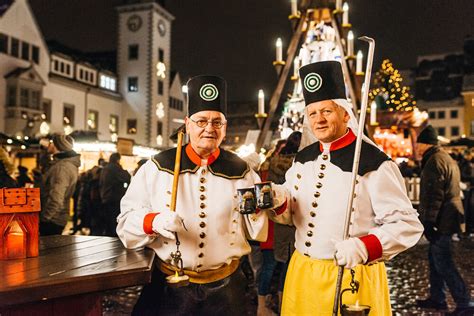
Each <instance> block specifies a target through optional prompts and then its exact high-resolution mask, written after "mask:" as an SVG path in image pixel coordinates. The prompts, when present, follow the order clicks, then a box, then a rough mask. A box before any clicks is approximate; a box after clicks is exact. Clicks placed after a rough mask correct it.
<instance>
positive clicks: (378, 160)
mask: <svg viewBox="0 0 474 316" xmlns="http://www.w3.org/2000/svg"><path fill="white" fill-rule="evenodd" d="M355 145H356V142H355V141H354V142H352V143H351V144H349V145H347V146H345V147H343V148H340V149H338V150H333V151H331V163H333V164H334V165H336V166H338V167H339V168H341V170H342V171H345V172H352V164H353V162H354V152H355ZM321 153H322V152H321V150H320V147H319V142H316V143H313V144H311V145H309V146H307V147H305V148H303V149H302V150H301V151H300V152H298V154H297V155H296V158H295V162H300V163H302V164H304V163H305V162H308V161H313V160H316V159H317V158H318V156H319V155H321ZM387 160H391V159H390V157H388V156H387V155H386V154H385V153H384V152H383V151H381V150H380V149H378V148H377V147H375V146H374V145H372V144H369V143H367V142H366V141H364V140H363V141H362V150H361V155H360V161H359V172H358V175H360V176H363V175H365V174H366V173H368V172H370V171H374V170H377V169H378V168H379V167H380V165H381V164H382V163H383V162H384V161H387Z"/></svg>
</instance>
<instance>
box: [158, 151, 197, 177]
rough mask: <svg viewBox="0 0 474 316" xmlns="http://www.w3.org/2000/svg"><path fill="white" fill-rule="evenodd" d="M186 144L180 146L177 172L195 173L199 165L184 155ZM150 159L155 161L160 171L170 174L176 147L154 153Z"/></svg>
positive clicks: (172, 169)
mask: <svg viewBox="0 0 474 316" xmlns="http://www.w3.org/2000/svg"><path fill="white" fill-rule="evenodd" d="M185 149H186V146H183V148H181V165H180V169H181V170H180V172H179V173H186V172H190V173H196V171H197V170H198V169H199V166H198V165H196V164H195V163H194V162H192V161H191V159H189V157H188V155H186V150H185ZM151 160H152V161H153V162H154V163H155V165H156V166H157V167H158V169H160V170H161V171H165V172H168V173H171V174H174V163H175V160H176V148H171V149H168V150H165V151H162V152H160V153H158V154H156V155H154V156H153V157H152V158H151Z"/></svg>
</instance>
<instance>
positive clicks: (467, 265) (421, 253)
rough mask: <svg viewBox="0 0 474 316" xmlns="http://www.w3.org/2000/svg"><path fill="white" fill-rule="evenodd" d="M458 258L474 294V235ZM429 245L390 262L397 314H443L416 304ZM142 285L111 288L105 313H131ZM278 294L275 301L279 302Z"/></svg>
mask: <svg viewBox="0 0 474 316" xmlns="http://www.w3.org/2000/svg"><path fill="white" fill-rule="evenodd" d="M453 246H454V247H453V252H454V258H455V261H456V264H457V267H458V269H459V271H460V272H461V275H462V276H463V278H464V280H465V281H466V282H467V283H468V284H469V286H470V289H471V294H472V296H473V297H474V257H473V250H474V239H473V238H471V239H461V241H459V242H453ZM427 249H428V245H427V244H426V243H419V244H418V245H417V246H415V247H413V248H412V249H409V250H408V251H406V252H404V253H402V254H400V255H398V256H397V257H395V258H394V259H393V260H391V261H390V262H388V263H387V270H388V278H389V284H390V293H391V303H392V308H393V314H394V315H397V316H412V315H423V316H441V315H443V313H440V312H436V311H433V310H431V311H430V310H422V309H419V308H418V307H416V303H415V302H416V299H419V298H425V297H427V295H428V256H427V251H428V250H427ZM140 290H141V287H139V286H136V287H129V288H125V289H119V290H114V291H109V292H107V293H106V295H105V296H104V300H103V310H104V313H103V314H104V315H107V316H109V315H129V314H130V312H131V310H132V308H133V305H134V304H135V302H136V299H137V297H138V295H139V293H140ZM247 296H248V297H247V299H248V300H247V301H248V302H249V304H248V312H247V315H255V314H256V308H257V304H256V302H257V299H256V290H255V286H254V284H253V282H251V281H250V282H249V291H247ZM276 300H277V298H276V295H275V296H274V303H275V304H274V305H275V306H276ZM448 305H449V308H450V310H453V309H454V307H455V305H454V302H453V300H452V298H451V296H450V295H448Z"/></svg>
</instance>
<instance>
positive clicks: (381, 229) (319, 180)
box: [275, 130, 423, 262]
mask: <svg viewBox="0 0 474 316" xmlns="http://www.w3.org/2000/svg"><path fill="white" fill-rule="evenodd" d="M355 139H356V137H355V135H354V134H353V132H352V131H351V130H349V132H348V133H347V134H346V135H345V136H343V137H342V138H340V139H338V140H336V141H335V142H333V143H330V144H322V143H320V142H316V143H314V144H312V145H310V146H308V147H305V148H304V149H303V150H301V151H300V152H299V153H298V154H297V156H296V158H295V161H294V163H293V165H292V167H291V168H290V169H289V170H288V171H287V173H286V182H285V183H284V184H283V185H282V186H281V187H280V188H279V189H280V190H278V191H280V192H281V189H282V188H283V192H284V193H283V194H285V195H286V201H287V203H286V207H287V208H288V209H289V211H290V212H288V211H283V209H281V210H279V211H278V214H280V213H281V215H278V216H277V217H276V218H275V220H276V221H277V222H282V223H287V224H288V223H293V224H294V225H295V226H296V243H295V247H296V249H297V250H298V251H299V252H300V253H302V254H304V255H306V256H309V257H311V258H315V259H333V258H334V252H335V247H334V243H335V242H337V241H340V240H342V235H343V231H344V221H345V213H346V208H347V203H348V197H349V191H350V184H351V183H350V182H351V175H352V163H353V159H354V151H355V143H356V142H355ZM356 180H357V181H356V186H355V194H354V202H353V208H352V217H351V222H350V229H349V237H359V238H360V239H361V240H362V241H363V242H364V244H365V245H366V247H367V250H368V254H369V260H368V262H371V261H374V260H379V259H390V258H392V257H394V256H395V255H396V254H398V253H400V252H401V251H403V250H405V249H407V248H409V247H411V246H413V245H415V244H416V242H417V241H418V240H419V238H420V237H421V234H422V232H423V226H422V225H421V223H420V221H419V219H418V213H417V212H416V210H415V209H414V208H413V207H412V204H411V202H410V200H409V199H408V197H407V194H406V188H405V185H404V181H403V178H402V176H401V174H400V171H399V169H398V167H397V165H396V164H395V163H394V162H393V161H392V160H390V158H389V157H388V156H387V155H386V154H385V153H383V152H382V151H380V150H379V149H378V148H377V147H375V146H373V145H371V144H369V143H367V142H365V141H363V143H362V152H361V158H360V165H359V172H358V175H357V177H356ZM280 194H281V193H280ZM283 208H285V206H283Z"/></svg>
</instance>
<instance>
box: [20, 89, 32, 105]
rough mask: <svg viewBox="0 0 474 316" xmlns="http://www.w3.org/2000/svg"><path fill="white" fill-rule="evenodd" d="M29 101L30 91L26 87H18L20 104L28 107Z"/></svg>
mask: <svg viewBox="0 0 474 316" xmlns="http://www.w3.org/2000/svg"><path fill="white" fill-rule="evenodd" d="M29 103H30V92H29V91H28V89H25V88H20V106H22V107H25V108H26V107H28V105H29Z"/></svg>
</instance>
